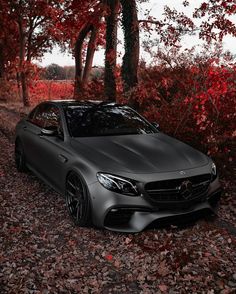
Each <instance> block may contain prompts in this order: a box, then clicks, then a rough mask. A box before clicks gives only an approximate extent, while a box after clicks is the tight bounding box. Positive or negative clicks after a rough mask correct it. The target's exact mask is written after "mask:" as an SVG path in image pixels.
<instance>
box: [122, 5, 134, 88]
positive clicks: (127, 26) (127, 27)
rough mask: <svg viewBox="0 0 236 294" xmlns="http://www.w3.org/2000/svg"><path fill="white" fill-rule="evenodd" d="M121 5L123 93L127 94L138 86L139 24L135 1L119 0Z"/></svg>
mask: <svg viewBox="0 0 236 294" xmlns="http://www.w3.org/2000/svg"><path fill="white" fill-rule="evenodd" d="M120 1H121V4H122V9H123V12H122V26H123V30H124V39H125V54H124V57H123V64H122V79H123V83H124V92H125V93H126V94H128V93H129V92H130V91H131V90H132V89H133V88H134V87H135V86H136V85H137V84H138V63H139V23H138V16H137V7H136V1H135V0H129V1H127V0H120Z"/></svg>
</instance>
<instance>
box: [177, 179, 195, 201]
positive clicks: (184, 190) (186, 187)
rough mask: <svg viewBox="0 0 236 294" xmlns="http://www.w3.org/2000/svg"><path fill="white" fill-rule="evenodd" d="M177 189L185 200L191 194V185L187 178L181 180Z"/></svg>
mask: <svg viewBox="0 0 236 294" xmlns="http://www.w3.org/2000/svg"><path fill="white" fill-rule="evenodd" d="M179 190H180V194H181V195H182V197H183V198H184V199H186V200H187V199H189V198H190V197H191V195H192V191H193V185H192V183H191V182H190V181H189V180H187V181H183V182H182V184H181V185H180V187H179Z"/></svg>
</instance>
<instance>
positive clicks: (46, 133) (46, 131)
mask: <svg viewBox="0 0 236 294" xmlns="http://www.w3.org/2000/svg"><path fill="white" fill-rule="evenodd" d="M57 135H58V131H57V129H51V130H49V129H41V136H51V137H53V136H57Z"/></svg>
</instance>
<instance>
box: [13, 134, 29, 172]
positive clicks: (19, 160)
mask: <svg viewBox="0 0 236 294" xmlns="http://www.w3.org/2000/svg"><path fill="white" fill-rule="evenodd" d="M15 164H16V169H17V170H18V171H19V172H26V171H27V167H26V160H25V154H24V149H23V146H22V144H21V142H20V141H19V140H17V141H16V143H15Z"/></svg>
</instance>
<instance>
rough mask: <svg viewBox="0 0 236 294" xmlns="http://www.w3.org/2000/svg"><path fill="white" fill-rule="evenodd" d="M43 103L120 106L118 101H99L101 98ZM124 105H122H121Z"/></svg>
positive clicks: (64, 105)
mask: <svg viewBox="0 0 236 294" xmlns="http://www.w3.org/2000/svg"><path fill="white" fill-rule="evenodd" d="M43 103H50V104H54V105H57V106H62V107H68V106H96V105H101V106H118V105H119V106H121V105H120V104H118V103H115V102H111V101H101V100H74V99H71V100H48V101H44V102H43ZM122 106H124V105H122Z"/></svg>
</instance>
